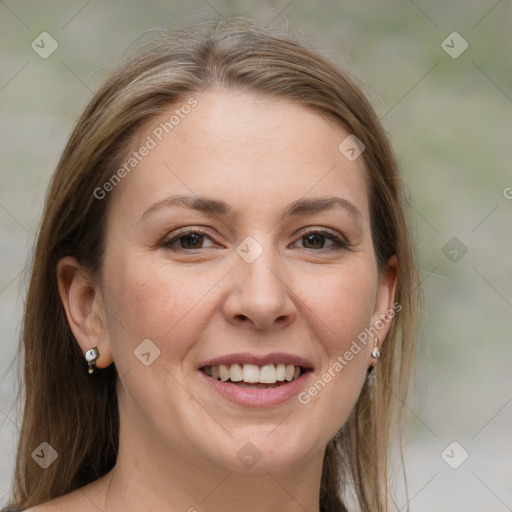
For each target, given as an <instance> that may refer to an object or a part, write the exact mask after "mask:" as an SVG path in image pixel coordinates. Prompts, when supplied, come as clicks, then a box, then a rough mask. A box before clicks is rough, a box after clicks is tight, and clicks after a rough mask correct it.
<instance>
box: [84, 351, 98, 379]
mask: <svg viewBox="0 0 512 512" xmlns="http://www.w3.org/2000/svg"><path fill="white" fill-rule="evenodd" d="M98 357H100V352H99V350H98V347H94V348H91V349H90V350H88V351H87V352H86V353H85V360H86V361H87V363H88V364H89V373H93V372H94V369H95V368H96V364H95V363H96V359H98Z"/></svg>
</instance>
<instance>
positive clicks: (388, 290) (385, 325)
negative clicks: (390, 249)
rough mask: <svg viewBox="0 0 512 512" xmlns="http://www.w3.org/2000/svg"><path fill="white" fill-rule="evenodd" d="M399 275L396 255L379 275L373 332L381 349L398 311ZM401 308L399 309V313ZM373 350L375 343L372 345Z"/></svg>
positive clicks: (373, 316)
mask: <svg viewBox="0 0 512 512" xmlns="http://www.w3.org/2000/svg"><path fill="white" fill-rule="evenodd" d="M397 275H398V260H397V257H396V255H393V256H391V258H389V260H388V262H387V265H386V266H385V267H384V268H383V269H382V271H381V273H380V275H379V283H378V287H377V297H376V301H375V310H374V312H373V315H372V323H371V325H372V327H373V331H377V337H378V338H379V348H380V347H382V343H383V342H384V339H385V337H386V335H387V333H388V331H389V328H390V327H391V319H392V318H393V317H394V316H395V313H396V311H397V309H396V308H395V307H393V305H394V299H395V287H396V279H397ZM400 309H401V307H400V308H399V309H398V311H399V310H400ZM372 349H373V343H372Z"/></svg>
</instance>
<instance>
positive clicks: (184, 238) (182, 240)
mask: <svg viewBox="0 0 512 512" xmlns="http://www.w3.org/2000/svg"><path fill="white" fill-rule="evenodd" d="M207 238H208V239H210V237H209V236H208V235H207V234H206V233H203V232H202V231H199V230H197V229H196V230H192V229H190V230H182V231H180V232H179V233H177V234H175V235H174V236H172V237H171V238H169V239H167V240H165V241H164V242H163V244H162V245H163V247H165V248H166V249H170V250H173V251H193V250H194V249H204V247H203V243H204V241H205V239H207ZM176 244H177V247H173V246H175V245H176Z"/></svg>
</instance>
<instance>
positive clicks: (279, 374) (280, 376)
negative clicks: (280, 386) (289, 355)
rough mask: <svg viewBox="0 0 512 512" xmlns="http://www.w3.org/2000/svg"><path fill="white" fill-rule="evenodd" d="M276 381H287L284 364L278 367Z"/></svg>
mask: <svg viewBox="0 0 512 512" xmlns="http://www.w3.org/2000/svg"><path fill="white" fill-rule="evenodd" d="M276 379H277V380H278V381H279V382H283V380H284V379H286V365H285V364H283V363H279V364H278V365H277V366H276Z"/></svg>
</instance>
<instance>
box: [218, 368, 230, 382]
mask: <svg viewBox="0 0 512 512" xmlns="http://www.w3.org/2000/svg"><path fill="white" fill-rule="evenodd" d="M219 377H220V380H222V381H224V382H226V381H227V380H228V379H229V370H228V368H227V366H226V365H225V364H221V365H219Z"/></svg>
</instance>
